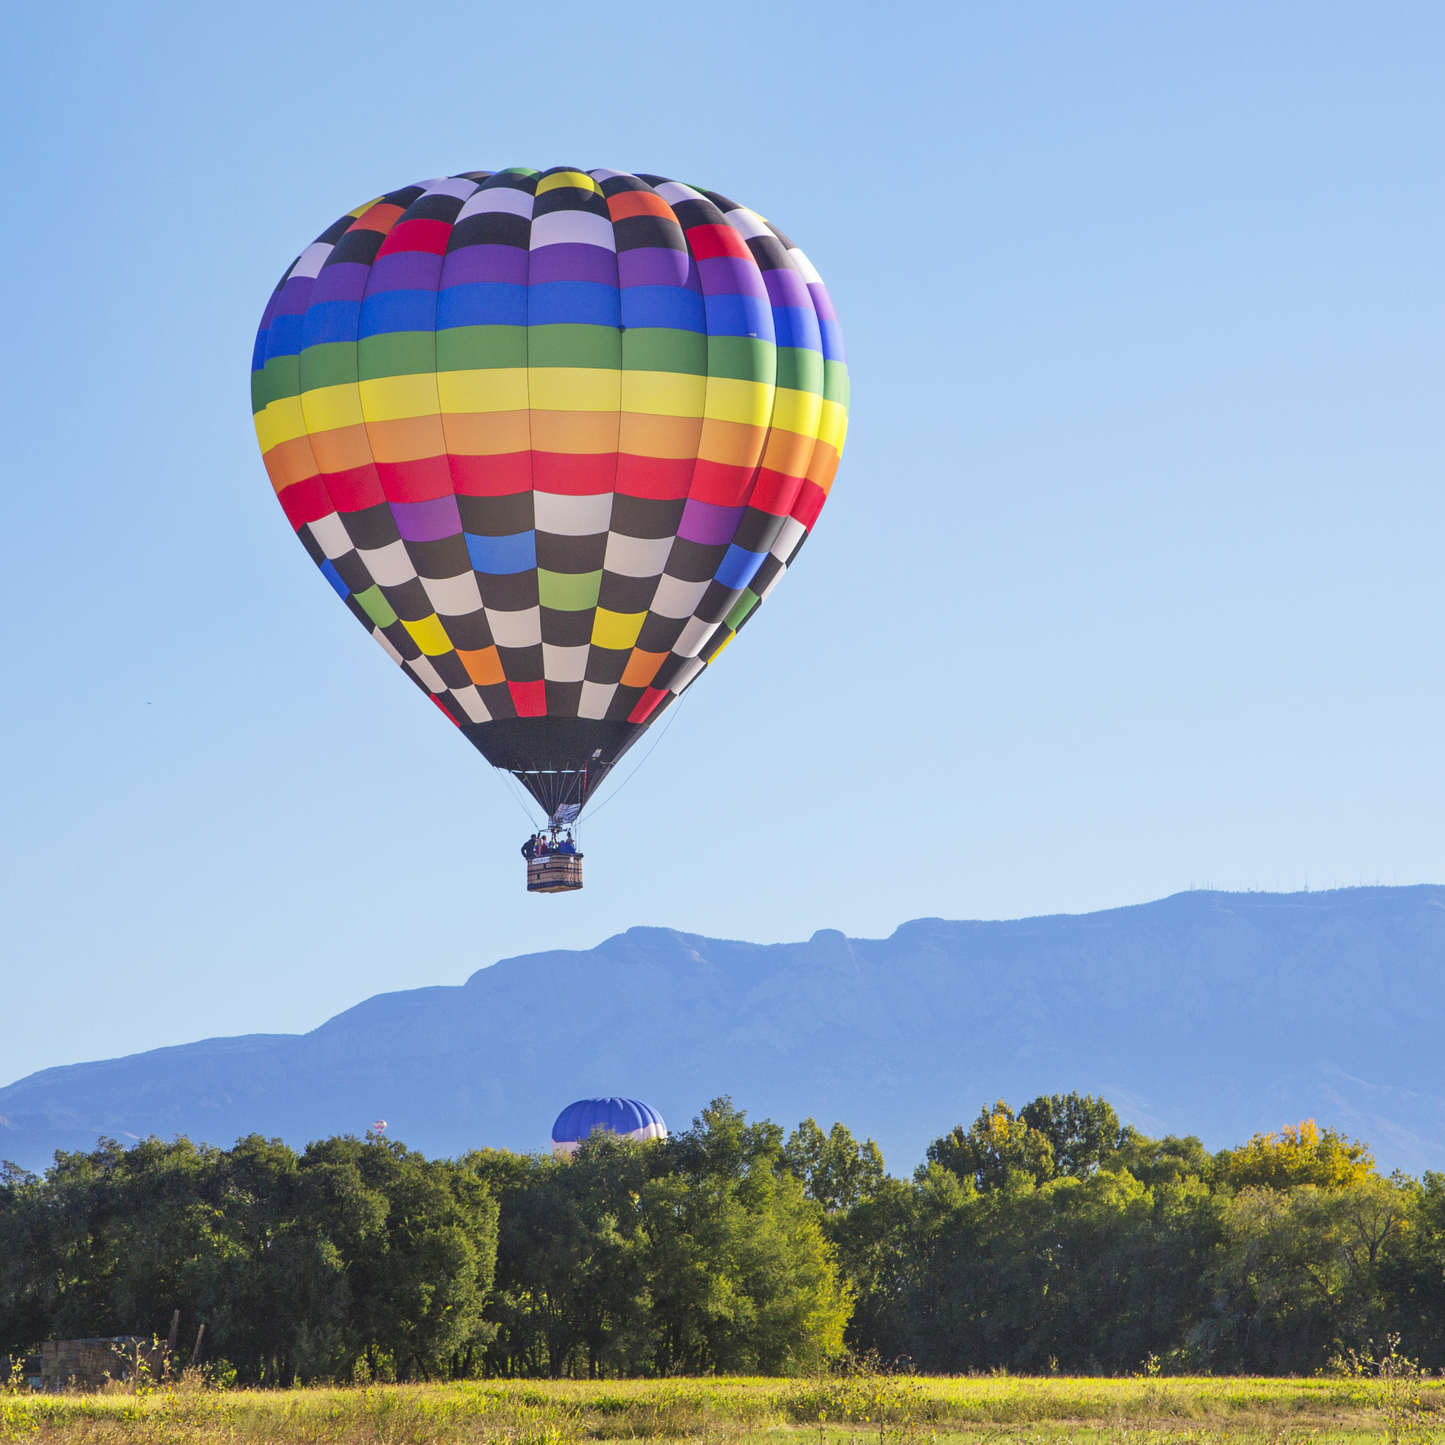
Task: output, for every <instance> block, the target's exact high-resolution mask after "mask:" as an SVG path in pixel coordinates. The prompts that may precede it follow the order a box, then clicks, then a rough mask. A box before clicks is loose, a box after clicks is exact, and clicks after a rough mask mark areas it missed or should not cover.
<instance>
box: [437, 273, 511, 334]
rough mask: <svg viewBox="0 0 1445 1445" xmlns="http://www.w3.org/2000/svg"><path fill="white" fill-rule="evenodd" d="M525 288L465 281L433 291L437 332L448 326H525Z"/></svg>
mask: <svg viewBox="0 0 1445 1445" xmlns="http://www.w3.org/2000/svg"><path fill="white" fill-rule="evenodd" d="M526 324H527V288H526V287H525V286H512V285H510V284H508V283H507V282H505V281H468V282H466V283H465V284H463V285H461V286H446V287H443V289H442V290H441V291H439V292H437V330H438V331H445V330H447V329H448V328H449V327H452V326H525V325H526Z"/></svg>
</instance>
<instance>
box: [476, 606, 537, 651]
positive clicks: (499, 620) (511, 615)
mask: <svg viewBox="0 0 1445 1445" xmlns="http://www.w3.org/2000/svg"><path fill="white" fill-rule="evenodd" d="M487 625H488V626H489V627H490V628H491V629H492V640H493V641H494V642H495V643H496V644H497V646H498V647H535V646H536V645H537V644H538V643H539V642H541V640H542V609H541V608H540V607H524V608H523V609H522V610H521V611H520V612H496V611H493V609H492V608H490V607H488V608H487Z"/></svg>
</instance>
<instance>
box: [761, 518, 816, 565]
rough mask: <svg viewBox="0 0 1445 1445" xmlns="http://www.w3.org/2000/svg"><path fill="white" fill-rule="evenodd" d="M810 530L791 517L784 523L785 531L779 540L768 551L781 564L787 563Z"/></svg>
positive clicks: (779, 536)
mask: <svg viewBox="0 0 1445 1445" xmlns="http://www.w3.org/2000/svg"><path fill="white" fill-rule="evenodd" d="M807 532H808V529H807V528H806V527H805V526H804V525H803V524H802V523H801V522H800V521H799V520H798V519H797V518H796V517H789V518H788V519H787V520H786V521H785V522H784V523H783V529H782V531H780V532H779V533H778V536H777V540H776V541H775V542H774V543H773V545H772V546H771V547H769V548H768V551H769V552H771V553H772V554H773V556H774V557H776V558H777V559H778V561H779V562H786V561H787V560H788V558H789V557H791V556H792V555H793V553H794V551H795V550H796V549H797V546H798V543H799V542H801V541H802V540H803V538H804V537H805V536H806V535H807Z"/></svg>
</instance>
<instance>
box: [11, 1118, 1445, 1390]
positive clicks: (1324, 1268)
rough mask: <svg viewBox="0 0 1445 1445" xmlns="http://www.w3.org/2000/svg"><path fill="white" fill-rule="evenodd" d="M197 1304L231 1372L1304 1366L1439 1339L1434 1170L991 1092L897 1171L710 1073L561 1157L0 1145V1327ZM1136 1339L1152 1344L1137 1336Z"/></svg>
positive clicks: (45, 1334)
mask: <svg viewBox="0 0 1445 1445" xmlns="http://www.w3.org/2000/svg"><path fill="white" fill-rule="evenodd" d="M177 1307H179V1308H181V1309H182V1311H183V1320H182V1331H183V1337H185V1338H190V1337H193V1335H194V1332H195V1330H196V1329H197V1328H198V1327H199V1325H200V1323H201V1321H203V1320H204V1322H205V1325H206V1335H205V1339H206V1345H207V1351H206V1353H207V1357H208V1359H209V1360H210V1361H211V1363H212V1364H213V1366H215V1367H218V1368H221V1369H234V1370H235V1372H236V1377H237V1378H238V1379H239V1380H240V1381H242V1382H247V1383H251V1382H256V1383H263V1384H290V1383H293V1382H296V1381H309V1380H321V1379H370V1378H383V1379H387V1378H399V1379H416V1378H429V1379H436V1378H452V1377H469V1376H478V1375H511V1376H517V1375H522V1376H526V1375H532V1376H547V1375H588V1376H594V1377H595V1376H599V1375H655V1374H699V1373H708V1372H724V1371H727V1372H735V1371H737V1372H742V1371H745V1372H759V1373H783V1372H789V1371H796V1370H800V1369H812V1368H815V1367H816V1364H817V1363H818V1362H819V1361H820V1360H827V1359H828V1358H830V1357H832V1356H836V1355H837V1354H838V1353H839V1352H840V1351H842V1350H843V1349H845V1348H850V1349H852V1350H853V1351H855V1352H857V1353H860V1354H861V1353H866V1352H869V1351H874V1352H876V1353H877V1354H878V1356H879V1357H881V1358H882V1359H883V1360H885V1361H889V1362H893V1361H897V1362H901V1363H906V1364H909V1365H912V1366H914V1367H916V1368H918V1369H920V1370H923V1371H928V1372H958V1371H966V1370H988V1369H995V1368H999V1367H1003V1368H1006V1369H1008V1370H1011V1371H1015V1372H1020V1373H1031V1372H1033V1373H1046V1372H1050V1371H1058V1372H1062V1373H1083V1372H1090V1373H1104V1374H1118V1373H1126V1372H1130V1371H1134V1370H1138V1369H1140V1368H1141V1367H1143V1365H1144V1362H1146V1361H1149V1360H1151V1357H1152V1358H1153V1359H1154V1360H1156V1361H1157V1367H1158V1368H1160V1369H1162V1370H1164V1371H1165V1372H1170V1373H1173V1372H1183V1371H1186V1370H1187V1371H1191V1372H1193V1371H1206V1370H1207V1371H1213V1372H1215V1373H1232V1372H1258V1373H1269V1374H1308V1373H1313V1372H1314V1371H1315V1370H1317V1369H1322V1368H1329V1366H1330V1364H1331V1362H1332V1360H1334V1359H1337V1358H1341V1357H1343V1356H1345V1355H1346V1354H1347V1353H1348V1351H1350V1350H1351V1349H1355V1350H1361V1351H1364V1350H1367V1349H1369V1348H1370V1346H1371V1342H1372V1341H1374V1342H1382V1341H1383V1340H1384V1338H1385V1336H1386V1335H1387V1334H1389V1333H1398V1334H1399V1335H1400V1336H1401V1337H1402V1342H1403V1343H1402V1348H1403V1349H1404V1350H1405V1351H1406V1352H1408V1353H1410V1354H1413V1355H1416V1356H1419V1357H1421V1359H1422V1361H1423V1362H1424V1363H1425V1364H1426V1365H1427V1366H1429V1367H1431V1368H1437V1369H1438V1368H1440V1367H1441V1366H1442V1365H1445V1176H1442V1175H1438V1174H1426V1175H1425V1177H1424V1179H1423V1180H1421V1181H1417V1180H1414V1179H1411V1178H1407V1177H1404V1176H1402V1175H1398V1174H1397V1175H1394V1176H1392V1177H1390V1178H1384V1177H1382V1176H1381V1175H1380V1173H1379V1172H1378V1170H1377V1169H1376V1167H1375V1165H1374V1162H1373V1160H1372V1159H1371V1157H1370V1155H1369V1153H1368V1150H1367V1149H1366V1148H1365V1146H1363V1145H1361V1144H1359V1143H1357V1142H1355V1143H1351V1142H1350V1141H1348V1140H1346V1139H1345V1138H1344V1137H1343V1136H1341V1135H1340V1134H1338V1133H1336V1132H1334V1131H1332V1130H1323V1131H1322V1130H1320V1129H1318V1128H1316V1127H1315V1125H1314V1124H1313V1123H1305V1124H1302V1125H1300V1126H1299V1127H1298V1128H1294V1129H1286V1130H1284V1131H1283V1132H1282V1133H1280V1134H1278V1135H1261V1136H1257V1137H1256V1138H1255V1139H1253V1140H1251V1141H1250V1142H1249V1143H1248V1144H1246V1145H1244V1146H1242V1147H1241V1148H1238V1149H1233V1150H1225V1151H1223V1152H1221V1153H1218V1154H1214V1155H1210V1154H1208V1153H1206V1152H1205V1150H1204V1149H1203V1147H1202V1146H1201V1144H1200V1142H1199V1140H1198V1139H1195V1138H1193V1137H1188V1138H1174V1137H1169V1138H1165V1139H1159V1140H1156V1139H1149V1138H1146V1137H1144V1136H1143V1135H1141V1134H1140V1133H1138V1132H1137V1131H1136V1130H1134V1129H1132V1128H1129V1127H1127V1126H1121V1125H1120V1123H1119V1120H1118V1118H1117V1117H1116V1115H1115V1113H1114V1111H1113V1109H1111V1108H1110V1106H1109V1105H1108V1104H1107V1103H1105V1102H1104V1101H1103V1100H1099V1099H1094V1098H1090V1097H1080V1096H1079V1095H1077V1094H1069V1095H1056V1096H1051V1097H1046V1098H1040V1099H1035V1100H1034V1101H1033V1102H1032V1103H1030V1104H1028V1105H1026V1106H1025V1107H1024V1108H1022V1109H1020V1110H1019V1111H1018V1112H1017V1113H1015V1112H1014V1111H1013V1110H1012V1109H1010V1108H1009V1107H1008V1106H1007V1105H1005V1104H1002V1103H1000V1104H998V1105H996V1106H995V1107H994V1108H992V1109H986V1110H984V1111H983V1112H982V1113H981V1114H980V1115H979V1117H978V1118H977V1119H976V1120H975V1121H974V1122H973V1123H972V1124H971V1125H967V1126H965V1125H959V1126H958V1127H957V1128H955V1129H954V1130H952V1131H951V1132H950V1133H949V1134H947V1135H945V1136H944V1137H942V1138H940V1139H937V1140H935V1141H934V1143H933V1144H932V1145H930V1146H929V1149H928V1157H927V1159H926V1160H925V1161H924V1162H923V1163H922V1164H921V1165H920V1166H919V1168H918V1169H917V1170H916V1171H915V1172H914V1174H913V1176H912V1178H911V1179H897V1178H890V1177H889V1176H888V1175H887V1174H886V1173H885V1170H884V1163H883V1158H882V1155H881V1154H880V1152H879V1150H878V1148H877V1146H876V1145H875V1144H874V1143H873V1142H872V1141H871V1140H868V1141H865V1142H862V1143H860V1142H859V1141H857V1140H856V1139H855V1138H854V1137H853V1136H852V1134H851V1133H850V1132H849V1131H848V1130H847V1129H846V1128H845V1127H844V1126H843V1125H841V1124H835V1125H834V1126H833V1128H832V1130H831V1131H830V1132H828V1133H824V1132H823V1130H821V1129H820V1128H819V1127H818V1126H817V1125H816V1124H815V1123H814V1122H813V1121H812V1120H806V1121H804V1123H803V1124H801V1125H800V1126H799V1127H798V1128H797V1129H796V1130H794V1131H793V1132H792V1134H791V1135H787V1134H785V1131H784V1130H783V1129H782V1128H780V1127H779V1126H778V1125H776V1124H773V1123H771V1122H768V1121H763V1122H760V1123H750V1122H748V1120H747V1119H746V1117H745V1116H744V1115H743V1113H742V1112H741V1111H739V1110H737V1109H735V1108H734V1107H733V1105H732V1104H731V1102H730V1101H729V1100H726V1099H721V1100H717V1101H715V1102H714V1103H713V1104H712V1105H711V1106H710V1107H709V1108H708V1109H706V1110H704V1112H703V1114H702V1117H701V1118H700V1119H698V1120H695V1121H694V1124H693V1127H692V1128H691V1129H689V1130H687V1131H685V1132H683V1133H679V1134H675V1135H673V1136H672V1137H671V1138H670V1139H668V1140H667V1141H665V1142H658V1143H649V1144H633V1143H631V1142H629V1141H626V1140H619V1139H615V1138H613V1137H611V1136H607V1135H603V1136H594V1137H593V1138H592V1139H589V1140H588V1141H586V1143H585V1144H584V1145H583V1146H582V1147H581V1148H580V1149H579V1150H578V1152H577V1154H576V1155H575V1156H574V1158H573V1160H572V1161H571V1162H570V1163H559V1162H556V1161H554V1160H552V1159H551V1158H549V1157H546V1156H542V1155H518V1154H510V1153H506V1152H503V1151H495V1150H482V1151H478V1152H475V1153H472V1154H469V1155H467V1156H465V1157H463V1158H461V1159H457V1160H446V1161H437V1160H426V1159H424V1158H422V1157H421V1156H420V1155H418V1154H415V1153H413V1152H411V1151H409V1150H407V1149H406V1148H405V1147H404V1146H403V1145H401V1144H399V1143H397V1142H395V1141H393V1140H382V1139H378V1138H375V1137H372V1136H368V1137H367V1139H366V1140H364V1141H362V1140H357V1139H352V1138H337V1139H328V1140H325V1141H322V1142H320V1143H315V1144H312V1145H311V1146H310V1147H308V1148H307V1150H306V1151H305V1152H304V1153H303V1154H300V1155H297V1154H296V1153H295V1152H294V1151H292V1150H291V1149H289V1148H287V1147H286V1146H285V1145H283V1144H280V1143H279V1142H276V1141H269V1142H268V1141H266V1140H263V1139H260V1138H258V1137H253V1138H249V1139H243V1140H241V1141H239V1142H238V1143H237V1145H236V1146H235V1148H233V1149H228V1150H221V1149H214V1148H208V1147H204V1146H202V1147H196V1146H194V1145H192V1144H190V1143H189V1142H188V1141H186V1140H183V1139H182V1140H177V1141H176V1142H174V1143H169V1144H166V1143H162V1142H160V1141H158V1140H149V1141H146V1142H145V1143H142V1144H140V1145H137V1146H136V1147H135V1148H132V1149H122V1148H120V1147H119V1146H118V1145H116V1144H114V1143H103V1144H102V1145H101V1146H100V1147H99V1148H97V1149H96V1150H95V1151H94V1152H92V1153H89V1154H58V1155H57V1156H56V1162H55V1164H54V1166H53V1167H52V1168H51V1169H50V1170H48V1171H47V1172H46V1174H45V1176H44V1177H43V1178H37V1177H36V1176H34V1175H31V1174H27V1173H25V1172H24V1171H21V1170H17V1169H14V1168H12V1167H10V1166H6V1167H5V1169H4V1171H3V1172H0V1353H5V1352H6V1351H7V1350H9V1351H11V1352H14V1353H20V1352H22V1351H24V1350H25V1349H27V1348H29V1347H31V1346H33V1345H35V1344H36V1343H37V1342H39V1341H41V1340H43V1339H50V1338H75V1337H78V1336H95V1335H110V1334H129V1333H145V1334H148V1333H151V1332H152V1331H154V1330H156V1329H157V1328H160V1327H162V1326H163V1325H165V1324H167V1323H168V1322H169V1319H170V1315H171V1311H172V1310H173V1309H174V1308H177ZM1150 1367H1151V1368H1153V1367H1154V1366H1153V1365H1151V1366H1150Z"/></svg>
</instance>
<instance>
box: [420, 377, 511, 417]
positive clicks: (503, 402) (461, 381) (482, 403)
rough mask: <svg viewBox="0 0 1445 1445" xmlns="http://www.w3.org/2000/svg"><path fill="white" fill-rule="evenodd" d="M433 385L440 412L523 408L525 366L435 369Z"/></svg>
mask: <svg viewBox="0 0 1445 1445" xmlns="http://www.w3.org/2000/svg"><path fill="white" fill-rule="evenodd" d="M436 384H437V394H438V396H440V398H441V406H442V411H443V412H477V411H526V409H527V368H526V367H524V366H497V367H491V368H486V369H479V370H476V371H439V372H438V373H437V377H436Z"/></svg>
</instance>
